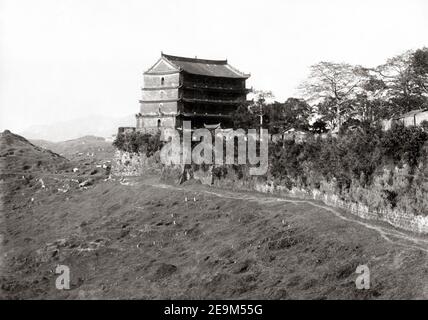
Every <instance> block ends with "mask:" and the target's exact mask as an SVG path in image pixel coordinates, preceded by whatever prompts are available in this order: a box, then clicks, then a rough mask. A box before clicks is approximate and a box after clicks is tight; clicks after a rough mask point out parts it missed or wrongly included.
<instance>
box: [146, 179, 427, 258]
mask: <svg viewBox="0 0 428 320" xmlns="http://www.w3.org/2000/svg"><path fill="white" fill-rule="evenodd" d="M150 185H151V186H153V187H158V188H163V189H173V190H179V191H186V190H189V188H185V187H180V186H175V185H168V184H162V183H152V184H150ZM213 189H214V190H215V191H210V190H205V189H202V190H201V189H200V188H199V190H198V191H197V192H203V193H206V194H210V195H214V196H217V197H220V198H228V199H235V200H244V201H252V202H257V203H259V204H272V203H277V202H282V203H284V204H287V203H294V204H296V203H299V204H302V203H304V204H308V205H311V206H314V207H316V208H320V209H323V210H327V211H329V212H331V213H333V214H334V215H335V216H336V217H338V218H339V219H342V220H345V221H349V222H352V223H357V224H360V225H362V226H364V227H366V228H367V229H371V230H375V231H377V232H378V233H379V234H380V235H381V236H382V237H383V238H384V239H385V240H386V241H388V242H390V243H392V244H395V245H400V246H404V247H408V248H414V249H420V250H422V251H424V252H427V253H428V238H427V237H426V236H418V235H415V234H411V233H405V232H402V231H399V230H397V229H396V228H394V227H392V226H381V225H380V224H379V223H377V222H374V221H369V220H363V219H360V218H358V217H353V216H352V215H351V214H346V213H345V212H344V211H343V210H340V209H335V208H332V207H330V206H327V205H323V204H319V201H311V200H295V199H285V198H280V197H274V196H270V195H264V194H262V193H252V194H248V193H245V192H239V191H230V190H220V189H218V188H213ZM193 190H195V189H194V188H193Z"/></svg>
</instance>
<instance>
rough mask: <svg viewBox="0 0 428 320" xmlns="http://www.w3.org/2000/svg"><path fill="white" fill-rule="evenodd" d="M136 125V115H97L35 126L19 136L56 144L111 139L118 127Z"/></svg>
mask: <svg viewBox="0 0 428 320" xmlns="http://www.w3.org/2000/svg"><path fill="white" fill-rule="evenodd" d="M134 125H135V117H134V115H129V116H126V117H123V118H113V117H107V116H100V115H96V116H90V117H84V118H80V119H74V120H69V121H63V122H57V123H54V124H49V125H35V126H31V127H29V128H28V129H26V130H24V131H22V132H20V133H19V134H20V135H23V136H24V137H26V138H27V139H33V140H48V141H54V142H58V141H65V140H71V139H77V138H80V137H83V136H97V137H103V138H110V137H111V136H112V135H113V134H115V133H117V128H118V127H129V126H131V127H132V126H134Z"/></svg>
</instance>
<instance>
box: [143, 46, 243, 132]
mask: <svg viewBox="0 0 428 320" xmlns="http://www.w3.org/2000/svg"><path fill="white" fill-rule="evenodd" d="M248 77H249V75H248V74H244V73H242V72H240V71H239V70H237V69H235V68H234V67H232V66H231V65H230V64H228V63H227V60H206V59H197V58H194V59H193V58H184V57H177V56H171V55H166V54H163V53H162V54H161V57H160V59H159V60H158V61H157V62H156V63H155V64H154V65H153V66H152V67H151V68H150V69H148V70H147V71H146V72H144V87H143V88H142V90H143V96H142V99H141V100H140V113H138V114H137V115H136V117H137V126H136V128H137V130H139V131H143V132H149V133H150V132H157V131H158V130H160V129H164V128H181V127H182V123H183V121H186V120H190V121H191V123H192V127H193V128H203V127H204V126H205V127H213V126H215V125H218V124H220V125H221V127H222V128H230V127H231V126H232V118H231V115H232V113H233V112H234V111H235V110H236V109H237V107H238V106H239V105H240V104H245V103H246V102H247V93H248V91H249V90H248V89H247V88H246V87H245V81H246V79H248Z"/></svg>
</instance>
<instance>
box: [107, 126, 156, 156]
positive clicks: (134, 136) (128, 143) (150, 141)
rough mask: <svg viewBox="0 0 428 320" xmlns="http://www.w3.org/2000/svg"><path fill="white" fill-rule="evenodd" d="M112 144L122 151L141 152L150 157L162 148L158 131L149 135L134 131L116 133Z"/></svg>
mask: <svg viewBox="0 0 428 320" xmlns="http://www.w3.org/2000/svg"><path fill="white" fill-rule="evenodd" d="M113 146H115V147H116V148H117V149H119V150H122V151H127V152H131V153H143V154H145V155H146V156H147V157H150V156H152V155H154V153H155V152H156V151H158V150H160V149H161V148H162V146H163V142H162V141H161V140H160V133H157V134H155V135H151V134H145V133H141V132H138V131H134V132H127V133H121V134H118V135H117V136H116V139H115V140H114V141H113Z"/></svg>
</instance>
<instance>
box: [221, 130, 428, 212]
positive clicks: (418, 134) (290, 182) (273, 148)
mask: <svg viewBox="0 0 428 320" xmlns="http://www.w3.org/2000/svg"><path fill="white" fill-rule="evenodd" d="M427 141H428V134H427V133H426V132H425V131H424V130H423V129H421V128H419V127H404V126H402V125H396V126H394V127H393V128H391V130H389V131H382V130H381V129H380V128H378V127H370V126H368V127H366V128H363V129H361V130H357V131H353V132H348V133H347V134H346V135H340V136H338V137H332V136H328V137H327V138H324V139H322V138H319V137H315V136H312V137H309V138H308V139H307V140H306V141H304V142H302V143H297V142H294V141H280V142H277V143H272V144H271V145H270V147H269V171H268V173H267V175H266V176H265V177H264V179H265V180H266V181H272V182H274V184H275V185H280V186H283V187H285V188H287V189H288V190H292V189H301V190H307V191H311V192H312V191H313V190H318V191H321V192H323V193H325V194H329V195H337V196H338V197H339V198H340V199H342V200H343V201H349V202H354V203H360V204H363V205H366V206H368V208H369V209H370V210H373V211H376V212H380V211H382V210H398V211H402V212H406V213H409V214H414V215H423V216H428V159H427V157H428V152H427V145H428V143H427ZM246 171H247V168H246V167H245V166H221V167H216V168H214V169H213V177H214V180H215V181H219V180H221V179H225V178H227V179H225V180H229V181H231V180H234V181H235V180H239V179H243V180H248V181H252V182H242V183H240V185H243V186H244V185H248V184H254V183H255V182H254V181H255V178H254V177H250V176H249V175H248V173H247V172H246ZM262 179H263V177H257V181H258V182H257V183H259V182H260V181H261V180H262Z"/></svg>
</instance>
